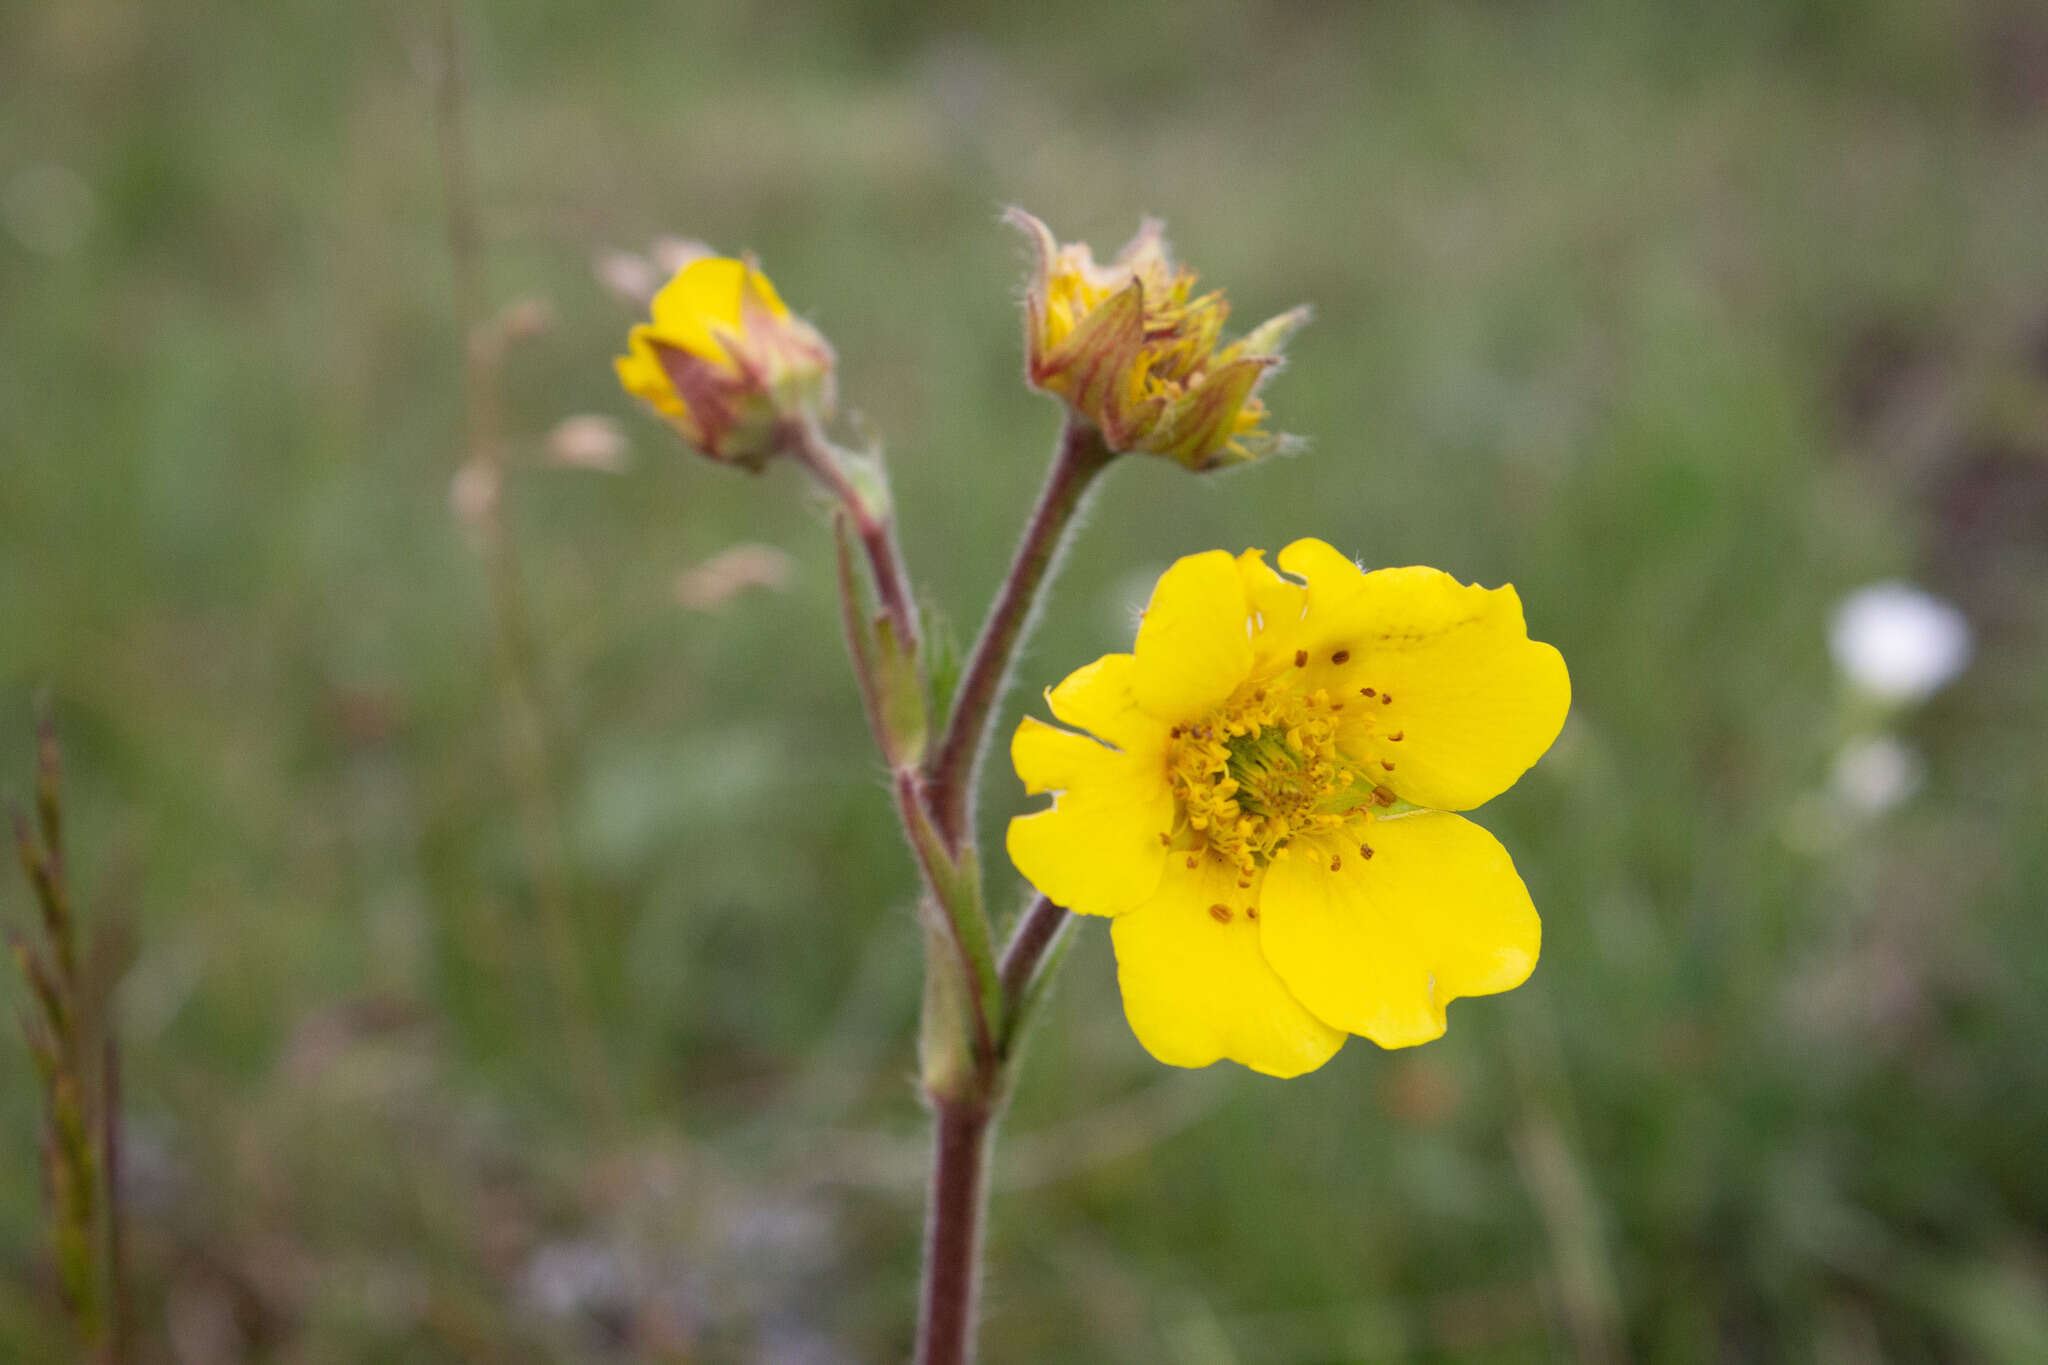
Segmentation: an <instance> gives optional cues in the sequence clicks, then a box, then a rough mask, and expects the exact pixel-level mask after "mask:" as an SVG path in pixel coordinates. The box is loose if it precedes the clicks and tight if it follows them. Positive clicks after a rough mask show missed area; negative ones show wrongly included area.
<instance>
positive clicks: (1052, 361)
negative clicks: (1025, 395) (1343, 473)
mask: <svg viewBox="0 0 2048 1365" xmlns="http://www.w3.org/2000/svg"><path fill="white" fill-rule="evenodd" d="M1009 220H1010V222H1011V223H1013V224H1014V225H1016V226H1017V227H1018V228H1020V229H1022V230H1023V232H1024V233H1025V235H1026V236H1028V237H1029V238H1030V239H1031V242H1032V246H1033V248H1034V255H1035V258H1036V259H1035V269H1034V271H1033V275H1032V279H1031V284H1030V286H1029V288H1028V289H1027V290H1026V293H1025V298H1024V312H1025V345H1026V350H1027V366H1026V368H1027V373H1028V377H1029V378H1030V381H1031V386H1032V387H1033V388H1036V389H1039V390H1042V391H1044V392H1046V393H1052V394H1057V395H1058V396H1059V397H1060V398H1062V399H1063V400H1065V402H1066V404H1067V406H1068V407H1069V408H1070V409H1072V410H1073V411H1074V412H1075V413H1076V414H1078V415H1079V416H1081V417H1083V418H1086V419H1087V420H1088V421H1089V422H1092V423H1093V424H1094V425H1095V427H1096V429H1097V430H1098V431H1100V432H1101V433H1102V438H1103V441H1104V442H1105V443H1106V444H1107V445H1108V446H1109V448H1110V449H1111V450H1114V451H1118V452H1120V453H1121V452H1127V451H1134V450H1140V451H1144V452H1146V453H1148V454H1152V455H1163V456H1165V457H1166V458H1168V459H1172V460H1177V461H1178V462H1180V463H1181V464H1184V465H1186V466H1187V467H1188V468H1190V469H1194V470H1206V469H1215V468H1218V467H1220V466H1223V465H1230V464H1241V463H1243V462H1245V461H1247V460H1255V459H1258V458H1259V457H1260V456H1263V455H1267V454H1270V453H1272V452H1274V451H1276V450H1279V449H1283V448H1284V447H1285V446H1286V444H1287V442H1288V438H1287V437H1284V436H1281V435H1278V434H1276V433H1274V432H1270V431H1267V430H1266V429H1265V418H1266V407H1265V404H1264V403H1262V402H1260V401H1259V399H1258V397H1257V390H1258V388H1259V386H1260V385H1261V384H1263V383H1264V382H1265V380H1266V377H1267V376H1268V375H1269V374H1270V373H1271V372H1272V371H1274V370H1275V369H1277V368H1279V366H1280V363H1281V355H1280V351H1281V347H1282V345H1283V344H1284V343H1285V342H1286V340H1287V338H1288V337H1289V336H1290V335H1291V334H1292V333H1293V332H1294V331H1295V329H1296V328H1298V327H1300V326H1301V325H1302V323H1304V322H1306V321H1307V320H1308V310H1307V309H1306V308H1296V309H1294V310H1292V311H1290V312H1286V313H1282V314H1281V315H1279V316H1278V317H1276V318H1273V319H1271V320H1270V321H1268V322H1265V323H1263V324H1261V325H1260V326H1258V327H1256V328H1254V329H1252V331H1251V332H1250V333H1248V334H1247V335H1245V336H1244V337H1242V338H1240V339H1239V340H1237V341H1235V342H1232V343H1230V344H1228V345H1224V344H1222V334H1223V323H1224V321H1225V319H1226V318H1228V317H1229V315H1230V304H1229V303H1228V301H1227V300H1225V298H1224V297H1223V293H1222V291H1221V290H1211V291H1210V292H1208V293H1206V294H1200V295H1197V294H1196V293H1195V292H1194V290H1195V280H1196V275H1195V272H1194V271H1192V270H1189V269H1187V268H1186V267H1185V266H1178V265H1175V264H1174V262H1173V258H1172V256H1171V255H1170V254H1169V252H1168V251H1167V248H1166V243H1165V240H1164V238H1163V236H1162V228H1161V225H1160V224H1159V223H1158V221H1156V220H1153V219H1147V220H1146V221H1145V223H1144V225H1143V226H1142V227H1140V228H1139V229H1138V235H1137V236H1135V237H1133V238H1132V239H1131V240H1130V242H1129V244H1128V245H1126V246H1125V247H1124V249H1123V250H1122V251H1121V252H1119V253H1118V254H1117V257H1116V259H1115V260H1113V261H1111V262H1110V263H1109V264H1108V265H1106V266H1103V265H1097V264H1096V263H1095V256H1094V253H1093V252H1091V251H1090V250H1089V249H1088V247H1087V246H1086V245H1085V244H1083V243H1078V242H1076V243H1069V244H1067V245H1064V246H1063V245H1061V244H1060V243H1059V242H1058V241H1057V240H1056V239H1055V238H1054V237H1053V235H1052V231H1051V229H1049V228H1048V227H1046V225H1045V224H1044V223H1041V222H1039V221H1038V219H1036V218H1034V217H1032V216H1031V215H1030V214H1028V213H1026V212H1024V211H1023V210H1022V209H1012V210H1010V214H1009Z"/></svg>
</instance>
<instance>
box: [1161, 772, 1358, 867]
mask: <svg viewBox="0 0 2048 1365" xmlns="http://www.w3.org/2000/svg"><path fill="white" fill-rule="evenodd" d="M1372 799H1373V800H1374V801H1376V802H1378V803H1379V804H1380V805H1382V806H1391V805H1393V804H1394V790H1393V788H1391V787H1374V788H1373V789H1372ZM1188 865H1189V866H1190V867H1192V866H1194V862H1193V860H1192V859H1190V860H1189V863H1188Z"/></svg>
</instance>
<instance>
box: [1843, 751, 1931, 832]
mask: <svg viewBox="0 0 2048 1365" xmlns="http://www.w3.org/2000/svg"><path fill="white" fill-rule="evenodd" d="M1926 776H1927V765H1926V764H1925V763H1924V762H1923V761H1922V760H1921V758H1920V755H1919V754H1918V753H1917V752H1915V751H1914V749H1913V748H1912V747H1911V746H1910V745H1908V744H1906V743H1905V742H1904V741H1902V740H1900V739H1899V738H1898V737H1897V736H1895V735H1869V736H1866V737H1864V738H1862V739H1856V740H1851V741H1850V742H1849V743H1847V744H1845V745H1843V746H1842V751H1841V752H1840V753H1838V754H1836V755H1835V766H1834V770H1833V771H1832V772H1831V773H1830V774H1829V776H1828V785H1829V787H1830V788H1831V789H1832V790H1833V792H1834V795H1835V799H1836V800H1838V801H1839V802H1841V804H1842V805H1843V806H1845V807H1847V808H1848V809H1850V810H1852V811H1854V812H1855V813H1856V814H1858V815H1864V816H1872V815H1882V814H1884V812H1886V811H1888V810H1890V809H1892V808H1893V807H1894V806H1897V805H1898V804H1900V803H1901V802H1903V801H1905V800H1906V799H1907V798H1908V797H1910V796H1912V794H1913V793H1914V792H1916V791H1918V790H1920V784H1921V782H1922V781H1924V780H1925V779H1926Z"/></svg>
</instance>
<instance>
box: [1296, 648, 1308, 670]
mask: <svg viewBox="0 0 2048 1365" xmlns="http://www.w3.org/2000/svg"><path fill="white" fill-rule="evenodd" d="M1294 666H1295V667H1296V668H1307V667H1308V651H1307V650H1305V649H1297V650H1295V651H1294Z"/></svg>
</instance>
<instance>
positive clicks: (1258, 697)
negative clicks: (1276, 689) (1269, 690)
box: [1252, 687, 1266, 701]
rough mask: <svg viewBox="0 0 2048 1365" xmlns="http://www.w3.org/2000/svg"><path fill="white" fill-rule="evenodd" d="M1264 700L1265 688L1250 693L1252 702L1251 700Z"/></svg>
mask: <svg viewBox="0 0 2048 1365" xmlns="http://www.w3.org/2000/svg"><path fill="white" fill-rule="evenodd" d="M1265 699H1266V689H1265V688H1263V687H1261V688H1260V689H1259V690H1258V691H1256V692H1254V693H1252V700H1253V701H1264V700H1265Z"/></svg>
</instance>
